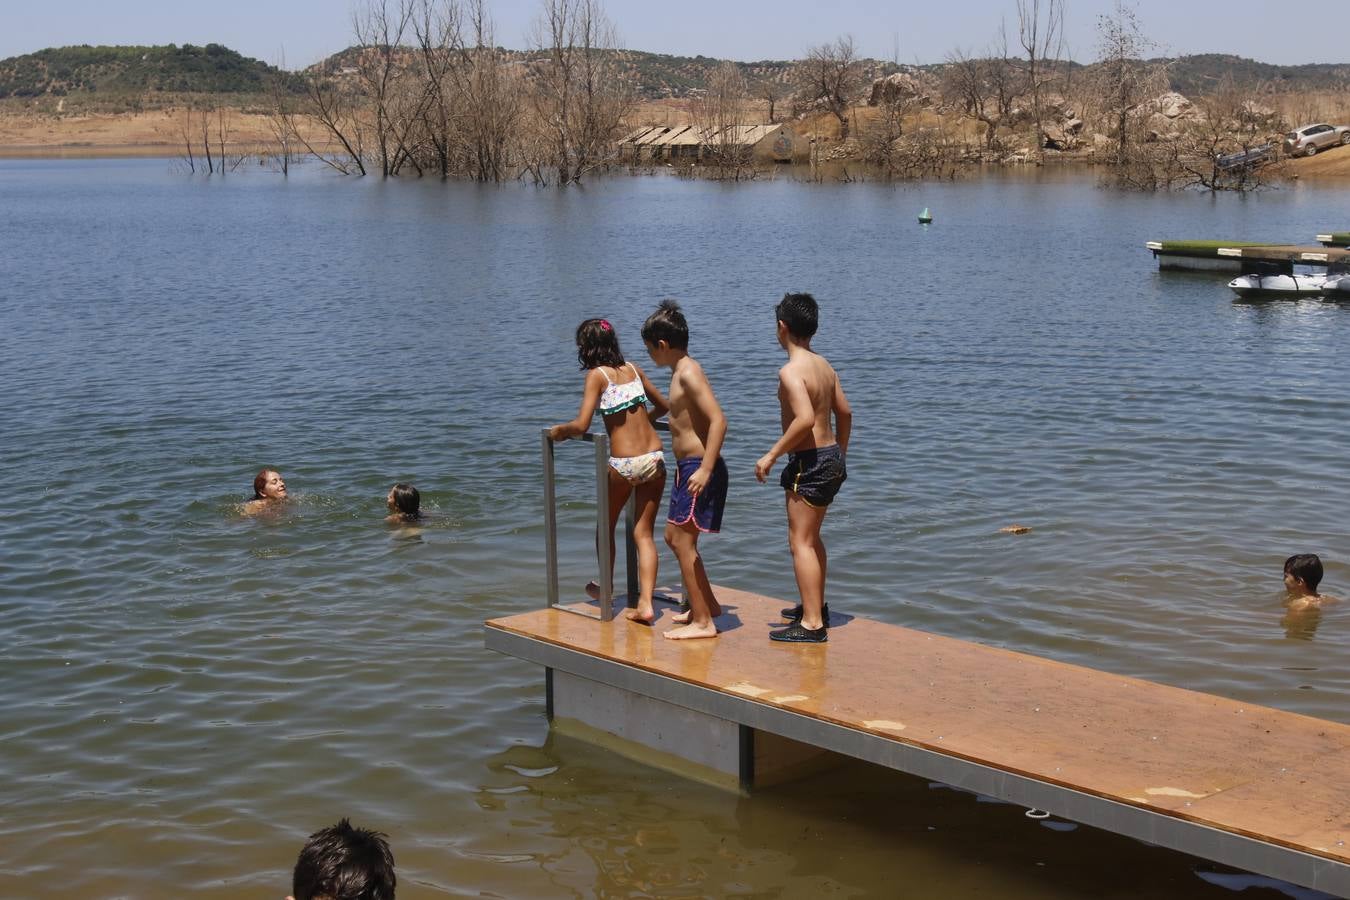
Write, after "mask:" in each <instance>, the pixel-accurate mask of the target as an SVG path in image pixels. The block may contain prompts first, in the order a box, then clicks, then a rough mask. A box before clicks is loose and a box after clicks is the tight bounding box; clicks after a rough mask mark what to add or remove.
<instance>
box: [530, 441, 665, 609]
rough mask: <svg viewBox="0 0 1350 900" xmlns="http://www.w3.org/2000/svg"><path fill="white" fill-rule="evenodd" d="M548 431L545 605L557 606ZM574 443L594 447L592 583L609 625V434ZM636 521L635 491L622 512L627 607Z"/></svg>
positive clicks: (634, 585) (632, 594) (631, 600)
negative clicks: (595, 564)
mask: <svg viewBox="0 0 1350 900" xmlns="http://www.w3.org/2000/svg"><path fill="white" fill-rule="evenodd" d="M652 425H654V426H655V427H656V430H657V431H666V432H668V431H670V425H669V424H667V423H666V422H653V423H652ZM548 432H549V430H548V429H547V428H545V429H543V432H542V435H543V457H544V549H545V554H544V555H545V565H546V567H547V570H548V605H549V606H550V607H558V606H559V605H560V604H559V602H558V598H559V587H558V496H557V476H556V473H555V469H554V465H553V447H554V445H555V444H556V443H558V442H557V441H555V440H553V438H552V437H550V436H549V433H548ZM576 440H579V441H583V442H587V443H590V444H592V445H594V447H595V549H596V556H597V557H598V561H599V564H600V577H598V578H596V580H595V583H596V584H598V585H599V586H600V598H599V602H600V620H601V621H603V622H608V621H610V620H611V619H613V618H614V573H613V568H614V567H613V560H611V559H610V556H609V554H610V550H609V435H608V434H607V433H606V432H604V431H599V432H593V431H588V432H586V433H585V434H582V435H579V436H578V437H577V438H576ZM636 518H637V492H636V491H635V492H634V493H633V494H632V495H630V496H629V498H628V503H627V505H626V508H625V511H624V562H625V565H624V568H625V575H626V584H625V587H626V591H627V593H626V597H625V600H626V602H627V604H628V605H629V606H632V605H633V604H635V603H636V602H637V596H638V566H637V544H636V543H634V541H633V522H634V520H635V519H636ZM561 608H562V609H567V610H568V611H570V612H578V611H577V610H575V609H572V608H571V607H561Z"/></svg>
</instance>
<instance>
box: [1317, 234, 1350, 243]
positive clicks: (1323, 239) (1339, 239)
mask: <svg viewBox="0 0 1350 900" xmlns="http://www.w3.org/2000/svg"><path fill="white" fill-rule="evenodd" d="M1317 242H1318V243H1319V244H1321V245H1322V246H1323V247H1350V231H1333V232H1332V233H1331V234H1319V235H1318V236H1317Z"/></svg>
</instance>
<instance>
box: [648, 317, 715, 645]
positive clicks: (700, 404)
mask: <svg viewBox="0 0 1350 900" xmlns="http://www.w3.org/2000/svg"><path fill="white" fill-rule="evenodd" d="M642 340H643V342H644V343H645V344H646V345H647V352H648V353H649V354H650V355H651V358H652V361H653V362H655V363H656V364H657V365H658V366H670V397H669V400H667V399H666V398H658V399H657V400H656V407H657V408H658V409H660V408H661V407H663V406H666V407H668V408H669V410H670V442H671V444H672V446H673V447H674V449H675V460H676V466H677V470H676V473H675V486H674V487H673V488H671V491H670V514H669V516H667V518H666V543H667V544H668V545H670V549H671V550H673V551H674V552H675V558H676V559H678V560H679V562H680V575H681V578H682V580H683V581H684V593H685V597H686V599H688V601H689V610H688V612H682V613H679V614H677V615H676V616H674V621H675V623H676V624H677V625H678V626H679V627H677V628H672V629H670V630H669V631H666V632H665V636H666V637H668V638H670V639H672V640H686V639H689V638H713V637H717V626H716V625H714V624H713V619H715V618H717V617H718V616H720V615H721V614H722V607H721V606H720V605H719V604H718V602H717V598H716V597H715V596H713V590H712V585H711V584H710V583H709V582H708V573H707V572H706V571H704V569H703V557H702V556H700V555H699V552H698V537H699V535H700V534H704V533H712V532H716V531H718V530H720V529H721V527H722V509H723V507H725V506H726V502H727V466H726V463H724V462H723V461H722V455H721V451H722V440H723V439H724V438H725V437H726V433H727V419H726V416H724V415H723V414H722V407H721V406H720V405H719V404H718V402H717V397H716V395H714V394H713V390H712V385H710V384H708V377H707V376H706V375H704V374H703V367H702V366H700V365H699V364H698V362H697V361H696V360H695V359H694V358H693V357H692V356H690V355H689V325H688V323H687V322H685V319H684V313H682V312H681V311H680V307H679V304H677V303H676V302H675V301H673V300H664V301H662V303H661V305H660V307H659V308H658V309H657V310H656V312H654V313H652V314H651V315H650V316H648V317H647V321H646V322H644V323H643V325H642Z"/></svg>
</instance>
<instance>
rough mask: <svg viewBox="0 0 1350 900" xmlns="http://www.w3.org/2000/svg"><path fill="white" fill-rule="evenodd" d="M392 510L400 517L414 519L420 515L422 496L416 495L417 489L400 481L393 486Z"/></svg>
mask: <svg viewBox="0 0 1350 900" xmlns="http://www.w3.org/2000/svg"><path fill="white" fill-rule="evenodd" d="M393 495H394V508H395V509H397V510H398V511H399V514H400V515H403V516H407V517H408V518H409V519H416V518H417V517H418V516H420V515H421V514H422V495H421V494H419V493H417V488H415V487H413V486H412V485H411V484H408V483H407V482H406V481H400V482H399V483H398V484H396V485H394V490H393Z"/></svg>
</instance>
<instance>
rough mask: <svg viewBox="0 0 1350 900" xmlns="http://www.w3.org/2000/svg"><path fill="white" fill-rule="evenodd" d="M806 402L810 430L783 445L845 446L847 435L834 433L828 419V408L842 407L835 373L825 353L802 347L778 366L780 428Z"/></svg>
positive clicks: (794, 447) (829, 409)
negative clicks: (809, 409)
mask: <svg viewBox="0 0 1350 900" xmlns="http://www.w3.org/2000/svg"><path fill="white" fill-rule="evenodd" d="M806 403H809V404H810V408H811V413H812V417H813V424H812V426H811V433H810V434H809V435H807V436H804V437H803V438H802V439H801V440H799V441H797V442H796V444H795V445H794V446H791V447H788V448H787V449H788V450H789V451H794V450H806V449H809V448H811V447H828V446H829V445H830V444H834V443H838V444H840V445H841V447H844V449H847V447H846V446H845V445H846V444H847V441H848V436H847V435H839V436H836V435H835V431H834V427H833V425H832V423H831V420H830V414H831V413H832V412H834V411H836V410H839V409H841V408H846V407H845V403H846V401H845V400H844V392H843V388H842V387H841V386H840V384H839V376H838V375H837V374H836V373H835V371H834V367H833V366H831V365H830V364H829V362H828V361H827V360H826V359H825V357H823V356H821V355H820V354H819V353H816V352H814V351H811V350H805V349H802V350H798V351H797V352H795V353H792V354H790V355H789V356H788V361H787V364H786V365H784V366H783V367H782V368H781V369H779V370H778V404H779V407H780V410H781V415H782V428H783V430H784V431H787V429H788V425H790V424H791V423H792V420H793V419H795V418H797V417H798V415H799V414H800V412H801V411H802V410H803V409H804V406H803V404H806Z"/></svg>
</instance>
